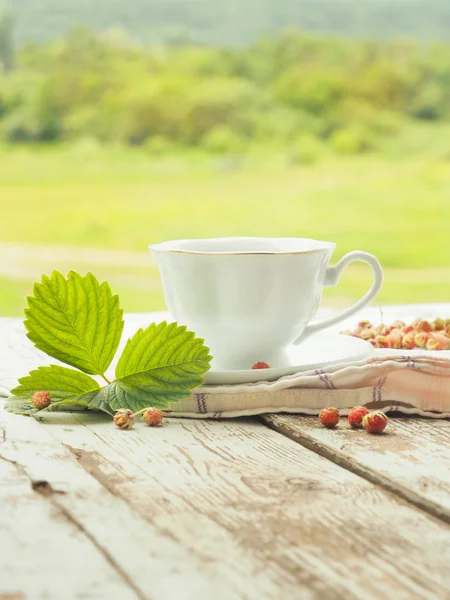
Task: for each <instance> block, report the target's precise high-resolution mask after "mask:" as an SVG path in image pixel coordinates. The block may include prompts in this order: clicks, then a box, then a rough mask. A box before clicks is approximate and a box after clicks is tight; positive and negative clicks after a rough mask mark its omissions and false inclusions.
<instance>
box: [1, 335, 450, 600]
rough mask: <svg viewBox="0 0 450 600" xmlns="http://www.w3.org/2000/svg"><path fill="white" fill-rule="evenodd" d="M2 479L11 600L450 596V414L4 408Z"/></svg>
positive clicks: (4, 598) (4, 594)
mask: <svg viewBox="0 0 450 600" xmlns="http://www.w3.org/2000/svg"><path fill="white" fill-rule="evenodd" d="M1 331H2V330H1V326H0V338H1ZM18 344H19V345H20V343H19V342H18ZM18 360H19V361H20V357H19V358H18ZM1 404H2V401H0V405H1ZM0 482H1V484H0V600H19V599H20V600H22V599H26V600H44V599H45V600H48V599H49V600H72V599H80V600H81V599H86V600H88V599H89V600H94V599H96V600H97V599H98V600H100V599H101V600H116V599H117V600H136V599H140V600H143V599H149V600H150V599H152V600H153V599H156V600H171V599H174V600H188V599H189V600H190V599H192V600H194V599H195V600H199V599H200V600H203V599H205V600H209V599H212V600H222V599H223V600H234V599H246V600H252V599H258V600H260V599H274V600H279V599H295V600H296V599H302V600H303V599H305V600H308V599H310V598H311V599H316V598H318V599H326V600H333V599H340V598H345V599H346V600H347V599H353V598H363V599H366V598H369V599H370V598H375V599H378V598H383V599H384V598H388V599H390V598H393V599H394V598H395V600H400V599H403V598H404V599H414V600H416V599H421V598H423V599H424V600H432V599H435V598H436V599H448V598H450V423H449V422H448V421H444V420H436V421H431V420H426V419H413V418H405V417H402V418H394V419H392V421H391V427H390V432H389V435H384V436H371V435H367V434H365V433H361V432H358V431H352V430H349V429H348V428H345V427H341V428H340V429H338V430H336V431H328V430H325V429H323V428H322V427H321V426H320V425H319V424H318V422H317V419H316V418H315V417H298V416H295V417H294V416H286V415H279V416H277V415H267V416H265V417H261V418H255V419H245V420H228V421H199V420H195V421H193V420H192V421H191V420H186V419H184V420H183V419H170V421H169V424H168V425H167V426H166V427H163V428H156V429H154V428H149V427H145V426H143V425H142V426H137V427H136V428H135V429H133V430H131V431H125V432H124V431H120V430H117V429H115V428H114V427H113V426H112V425H111V422H110V421H108V420H105V419H104V418H103V417H102V416H100V415H95V414H82V413H80V414H53V415H48V416H47V417H45V418H44V419H43V421H42V422H41V423H39V422H37V421H36V420H34V419H30V418H28V419H27V418H25V417H20V416H16V415H11V414H9V413H6V412H5V411H3V410H2V409H1V408H0Z"/></svg>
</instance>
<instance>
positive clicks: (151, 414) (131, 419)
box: [113, 407, 164, 429]
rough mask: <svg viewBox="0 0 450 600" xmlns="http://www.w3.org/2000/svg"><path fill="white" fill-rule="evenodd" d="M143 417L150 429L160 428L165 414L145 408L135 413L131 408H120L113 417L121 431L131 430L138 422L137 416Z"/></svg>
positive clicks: (155, 409) (151, 408) (154, 409)
mask: <svg viewBox="0 0 450 600" xmlns="http://www.w3.org/2000/svg"><path fill="white" fill-rule="evenodd" d="M140 414H141V415H142V420H143V421H144V422H145V423H147V425H149V426H150V427H159V426H160V425H162V424H163V417H164V413H163V412H162V411H161V410H158V409H157V408H153V407H150V408H144V410H140V411H138V412H136V413H134V412H133V411H132V410H130V409H129V408H119V410H118V411H117V412H116V414H115V415H114V417H113V420H114V424H115V426H116V427H118V428H119V429H131V428H132V427H133V425H134V424H135V422H136V416H137V415H140Z"/></svg>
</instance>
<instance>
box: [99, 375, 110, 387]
mask: <svg viewBox="0 0 450 600" xmlns="http://www.w3.org/2000/svg"><path fill="white" fill-rule="evenodd" d="M100 377H103V379H104V380H105V381H106V383H107V384H108V385H110V383H111V382H110V381H109V379H108V378H107V377H106V376H105V375H103V374H102V375H100Z"/></svg>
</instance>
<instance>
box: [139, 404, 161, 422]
mask: <svg viewBox="0 0 450 600" xmlns="http://www.w3.org/2000/svg"><path fill="white" fill-rule="evenodd" d="M142 418H143V419H144V421H145V422H146V423H147V425H150V427H159V425H161V424H162V421H163V413H162V412H161V411H160V410H158V409H157V408H153V407H150V408H147V409H146V410H145V411H144V412H143V414H142Z"/></svg>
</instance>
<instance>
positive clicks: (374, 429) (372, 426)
mask: <svg viewBox="0 0 450 600" xmlns="http://www.w3.org/2000/svg"><path fill="white" fill-rule="evenodd" d="M388 421H389V419H388V418H387V416H386V415H385V414H384V412H382V411H381V410H376V411H375V412H373V413H369V414H368V415H366V416H365V417H363V420H362V426H363V427H364V429H365V430H366V431H368V432H369V433H381V432H382V431H384V430H385V429H386V426H387V424H388Z"/></svg>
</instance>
